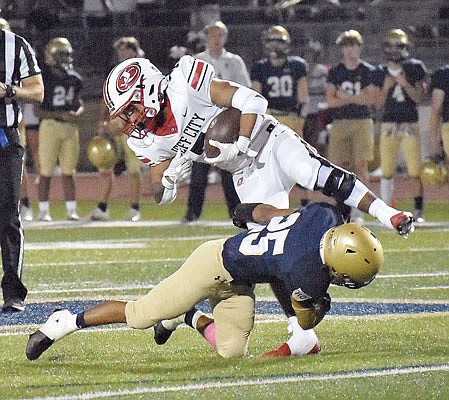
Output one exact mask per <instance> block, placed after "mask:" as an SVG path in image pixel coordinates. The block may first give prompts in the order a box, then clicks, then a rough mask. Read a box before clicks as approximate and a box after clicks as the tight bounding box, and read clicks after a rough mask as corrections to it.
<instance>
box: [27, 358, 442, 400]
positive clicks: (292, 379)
mask: <svg viewBox="0 0 449 400" xmlns="http://www.w3.org/2000/svg"><path fill="white" fill-rule="evenodd" d="M441 371H449V364H430V365H419V366H409V367H407V366H397V367H394V368H382V369H376V370H355V371H348V372H345V373H339V374H324V375H312V374H297V375H292V376H274V377H270V378H265V379H238V380H235V381H230V382H223V381H219V382H216V381H212V382H207V381H205V382H203V383H197V384H188V385H176V386H161V387H152V386H147V387H145V386H143V387H142V386H139V387H138V388H136V389H124V390H115V391H114V390H109V391H97V392H90V393H79V394H75V395H63V396H48V397H31V398H27V399H22V400H79V399H83V400H88V399H99V398H111V397H115V396H131V395H140V394H150V393H170V392H171V393H174V392H189V395H191V394H192V391H196V390H204V389H222V388H229V387H249V386H253V387H255V386H265V385H275V384H286V383H295V384H298V383H301V382H323V381H345V380H348V379H361V378H362V379H366V378H383V377H386V376H398V375H413V374H423V373H426V372H441Z"/></svg>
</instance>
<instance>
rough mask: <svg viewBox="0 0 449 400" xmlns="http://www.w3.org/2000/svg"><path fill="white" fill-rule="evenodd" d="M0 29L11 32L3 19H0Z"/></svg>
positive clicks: (7, 23)
mask: <svg viewBox="0 0 449 400" xmlns="http://www.w3.org/2000/svg"><path fill="white" fill-rule="evenodd" d="M0 29H4V30H5V31H10V30H11V27H10V26H9V22H8V21H7V20H6V19H5V18H0Z"/></svg>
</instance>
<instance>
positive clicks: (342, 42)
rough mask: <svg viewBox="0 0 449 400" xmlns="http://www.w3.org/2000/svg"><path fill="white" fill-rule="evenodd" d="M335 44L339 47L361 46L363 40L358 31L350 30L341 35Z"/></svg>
mask: <svg viewBox="0 0 449 400" xmlns="http://www.w3.org/2000/svg"><path fill="white" fill-rule="evenodd" d="M335 44H336V45H337V46H354V45H357V46H361V45H362V44H363V38H362V35H361V34H360V33H359V32H358V31H356V30H354V29H350V30H349V31H344V32H343V33H341V34H340V35H339V36H338V38H337V40H336V41H335Z"/></svg>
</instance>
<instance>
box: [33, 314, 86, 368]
mask: <svg viewBox="0 0 449 400" xmlns="http://www.w3.org/2000/svg"><path fill="white" fill-rule="evenodd" d="M77 329H78V327H77V326H76V316H75V315H73V314H72V313H71V312H70V311H69V310H57V311H55V312H54V313H53V314H51V315H50V317H49V318H48V320H47V322H46V323H45V324H44V325H42V326H41V327H40V328H39V330H37V331H36V332H34V333H33V334H31V335H30V337H29V339H28V343H27V347H26V356H27V358H28V359H29V360H36V359H37V358H39V357H40V356H41V354H42V353H43V352H44V351H45V350H47V349H48V348H49V347H50V346H51V345H52V344H53V343H54V342H55V341H57V340H59V339H61V338H62V337H64V336H66V335H68V334H69V333H72V332H74V331H76V330H77Z"/></svg>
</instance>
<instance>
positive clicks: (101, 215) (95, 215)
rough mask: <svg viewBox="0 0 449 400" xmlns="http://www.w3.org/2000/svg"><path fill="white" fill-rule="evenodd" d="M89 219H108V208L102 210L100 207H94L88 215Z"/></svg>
mask: <svg viewBox="0 0 449 400" xmlns="http://www.w3.org/2000/svg"><path fill="white" fill-rule="evenodd" d="M89 219H90V220H91V221H109V219H110V217H109V210H106V211H103V210H102V209H101V208H98V207H97V208H96V209H95V210H93V211H92V213H91V214H90V216H89Z"/></svg>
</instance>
